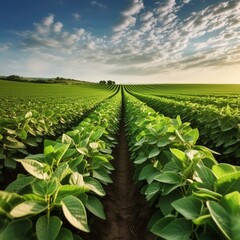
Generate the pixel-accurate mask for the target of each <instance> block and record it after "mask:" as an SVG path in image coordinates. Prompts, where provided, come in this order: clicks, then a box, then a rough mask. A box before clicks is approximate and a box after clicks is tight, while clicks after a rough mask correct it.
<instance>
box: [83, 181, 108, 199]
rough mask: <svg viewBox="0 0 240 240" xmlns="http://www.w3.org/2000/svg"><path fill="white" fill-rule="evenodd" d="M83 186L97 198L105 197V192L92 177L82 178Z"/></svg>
mask: <svg viewBox="0 0 240 240" xmlns="http://www.w3.org/2000/svg"><path fill="white" fill-rule="evenodd" d="M84 181H85V185H86V186H87V187H88V188H89V189H90V190H91V191H93V192H94V193H96V194H97V195H99V196H105V195H106V193H105V190H104V189H103V187H102V185H101V183H100V182H99V181H98V180H97V179H94V178H92V177H84Z"/></svg>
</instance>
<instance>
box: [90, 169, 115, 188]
mask: <svg viewBox="0 0 240 240" xmlns="http://www.w3.org/2000/svg"><path fill="white" fill-rule="evenodd" d="M93 177H94V178H97V179H98V180H100V181H101V182H102V183H104V184H107V183H112V179H111V178H110V176H109V173H108V172H107V170H106V169H105V168H102V167H100V168H98V169H95V170H93Z"/></svg>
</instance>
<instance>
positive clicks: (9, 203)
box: [0, 93, 121, 240]
mask: <svg viewBox="0 0 240 240" xmlns="http://www.w3.org/2000/svg"><path fill="white" fill-rule="evenodd" d="M120 108H121V98H120V93H118V94H116V95H115V96H113V97H112V98H110V99H108V100H107V101H105V102H103V103H101V105H100V106H99V107H98V108H97V109H96V110H95V111H94V112H92V113H91V114H90V115H89V116H88V117H87V118H85V119H84V120H83V121H82V122H81V123H80V124H79V125H78V126H77V127H76V128H74V130H72V131H69V132H67V133H65V134H63V135H62V137H60V138H58V139H57V140H56V141H51V140H45V141H44V151H43V153H40V154H35V155H29V156H27V157H26V158H24V159H18V160H17V161H18V162H20V163H21V164H22V166H23V167H24V168H25V170H26V171H27V174H19V175H18V178H17V179H16V180H15V181H13V182H12V183H10V184H9V185H8V187H7V188H6V189H5V191H0V200H1V201H0V202H1V204H0V215H1V218H0V228H1V229H0V239H19V240H23V239H38V240H46V239H49V240H55V239H56V240H61V239H64V240H65V239H66V240H68V239H81V237H79V236H77V235H75V234H73V233H72V232H71V230H72V228H69V227H68V225H69V224H68V223H70V224H71V225H72V226H73V227H75V229H76V230H74V233H77V231H79V230H80V231H84V232H89V230H90V229H89V225H88V217H90V216H91V214H94V215H96V216H97V217H99V218H102V219H105V214H104V211H103V206H102V204H101V202H100V200H99V199H98V197H102V196H104V195H105V191H104V189H103V185H105V184H108V183H111V178H110V176H109V174H110V172H111V171H112V170H113V166H112V165H111V163H110V161H111V160H112V159H113V157H112V155H111V154H112V148H113V147H114V145H115V144H116V133H117V131H118V122H119V118H120ZM86 209H87V210H88V211H86ZM63 215H64V216H65V218H63V217H62V216H63ZM64 219H65V220H64ZM67 222H68V223H67Z"/></svg>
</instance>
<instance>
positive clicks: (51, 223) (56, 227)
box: [36, 215, 62, 240]
mask: <svg viewBox="0 0 240 240" xmlns="http://www.w3.org/2000/svg"><path fill="white" fill-rule="evenodd" d="M61 225H62V221H61V220H60V219H59V218H58V217H56V216H53V217H47V216H46V215H44V216H41V217H40V218H39V219H38V220H37V223H36V234H37V239H38V240H55V239H56V238H57V236H58V233H59V231H60V228H61Z"/></svg>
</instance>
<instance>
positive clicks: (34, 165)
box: [17, 159, 49, 180]
mask: <svg viewBox="0 0 240 240" xmlns="http://www.w3.org/2000/svg"><path fill="white" fill-rule="evenodd" d="M17 161H18V162H20V163H21V164H22V165H23V167H24V168H25V170H26V171H27V172H28V173H30V174H31V175H33V176H34V177H36V178H38V179H44V180H45V179H47V178H49V175H48V172H47V171H46V168H47V165H46V164H44V163H41V162H38V161H36V160H33V159H19V160H17Z"/></svg>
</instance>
